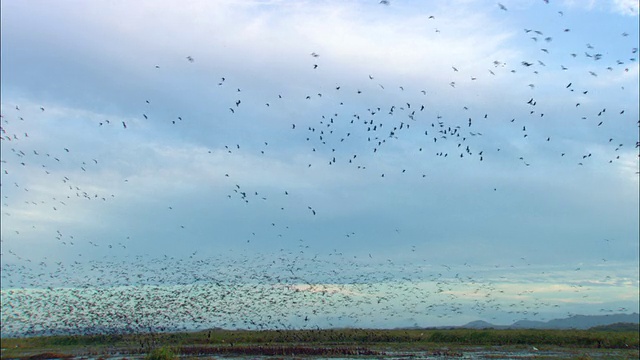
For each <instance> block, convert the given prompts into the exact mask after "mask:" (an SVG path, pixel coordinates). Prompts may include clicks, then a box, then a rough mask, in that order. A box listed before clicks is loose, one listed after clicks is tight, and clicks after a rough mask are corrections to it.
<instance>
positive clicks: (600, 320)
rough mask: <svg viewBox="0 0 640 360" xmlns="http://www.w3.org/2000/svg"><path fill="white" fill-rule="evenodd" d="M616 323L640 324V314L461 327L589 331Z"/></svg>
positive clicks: (484, 323)
mask: <svg viewBox="0 0 640 360" xmlns="http://www.w3.org/2000/svg"><path fill="white" fill-rule="evenodd" d="M616 323H630V324H640V314H638V313H633V314H612V315H574V316H571V317H568V318H566V319H553V320H549V321H546V322H545V321H532V320H520V321H516V322H515V323H513V324H511V325H494V324H491V323H488V322H486V321H472V322H470V323H468V324H466V325H462V326H460V328H464V329H487V328H493V329H579V330H587V329H590V328H593V327H596V326H604V325H612V324H616Z"/></svg>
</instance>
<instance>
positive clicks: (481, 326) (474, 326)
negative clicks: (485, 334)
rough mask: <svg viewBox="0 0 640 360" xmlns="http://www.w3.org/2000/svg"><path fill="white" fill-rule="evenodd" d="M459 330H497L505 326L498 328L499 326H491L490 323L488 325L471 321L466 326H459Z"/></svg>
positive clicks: (480, 321)
mask: <svg viewBox="0 0 640 360" xmlns="http://www.w3.org/2000/svg"><path fill="white" fill-rule="evenodd" d="M460 327H461V328H465V329H489V328H492V329H498V328H505V326H500V325H493V324H491V323H488V322H486V321H482V320H477V321H472V322H470V323H468V324H466V325H462V326H460Z"/></svg>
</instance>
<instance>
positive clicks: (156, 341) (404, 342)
mask: <svg viewBox="0 0 640 360" xmlns="http://www.w3.org/2000/svg"><path fill="white" fill-rule="evenodd" d="M532 346H536V347H538V348H541V349H542V348H554V349H557V348H560V349H565V350H567V351H573V350H577V349H592V350H593V351H596V350H597V351H600V350H602V351H606V350H607V349H609V350H620V351H627V350H628V351H629V353H633V354H637V353H638V349H640V336H639V334H638V332H637V331H590V330H495V329H484V330H473V329H415V330H414V329H411V330H373V329H333V330H265V331H249V330H207V331H198V332H183V333H142V334H126V335H123V334H118V335H84V336H47V337H31V338H20V339H18V338H4V339H2V348H3V351H2V358H3V359H5V358H22V359H26V358H28V357H30V356H35V355H41V354H44V353H59V354H62V355H66V354H73V355H76V356H87V355H92V357H96V358H97V357H99V356H101V355H103V354H106V355H108V354H121V355H123V354H136V355H143V356H147V357H146V358H147V359H154V360H155V359H159V360H167V359H173V358H175V357H177V356H194V355H196V354H206V355H212V354H245V355H259V354H261V355H268V354H273V355H282V354H296V355H324V356H344V355H347V356H358V355H366V354H369V355H374V356H375V354H377V353H379V354H383V353H384V352H387V351H391V352H403V351H404V352H412V351H434V349H451V351H456V350H457V349H465V348H470V347H471V348H483V347H484V348H490V347H505V348H513V349H518V348H520V349H527V348H531V347H532Z"/></svg>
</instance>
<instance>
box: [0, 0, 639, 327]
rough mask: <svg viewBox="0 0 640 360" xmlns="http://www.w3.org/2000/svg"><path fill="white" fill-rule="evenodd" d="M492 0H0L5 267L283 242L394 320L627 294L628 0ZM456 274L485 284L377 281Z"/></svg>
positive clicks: (634, 39)
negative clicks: (438, 288) (428, 305)
mask: <svg viewBox="0 0 640 360" xmlns="http://www.w3.org/2000/svg"><path fill="white" fill-rule="evenodd" d="M501 4H502V5H504V7H505V8H506V10H502V9H501V8H500V6H499V4H498V3H497V2H492V1H480V0H478V1H474V0H466V1H452V2H446V3H444V2H422V1H416V2H412V1H391V3H390V4H389V5H388V6H385V5H382V4H379V3H378V2H377V1H346V2H345V1H322V2H317V1H308V2H307V1H295V2H294V1H216V2H208V1H189V2H162V3H158V2H155V1H154V2H150V1H138V2H135V3H132V2H125V1H109V2H106V1H94V2H73V1H69V2H63V3H57V4H55V6H54V5H53V4H51V3H49V2H45V1H3V2H2V5H1V6H2V38H1V40H2V54H1V64H2V65H1V66H2V80H1V85H2V101H1V112H2V129H3V131H2V141H1V142H0V144H1V146H2V175H1V176H2V177H1V180H2V214H1V216H2V228H1V231H2V232H1V235H2V265H3V270H4V271H3V279H5V280H7V281H3V282H2V288H3V291H4V290H5V289H9V288H19V287H25V286H26V287H36V288H37V287H46V286H49V285H46V284H45V283H43V282H42V281H41V277H40V278H38V277H37V274H42V273H43V271H44V273H51V274H53V273H55V274H57V275H56V279H57V280H56V281H55V282H54V283H55V284H56V286H69V284H72V283H74V281H77V280H78V279H79V278H82V276H80V275H81V274H82V273H83V271H81V270H80V269H82V266H88V264H92V266H94V268H96V267H97V268H103V269H108V267H109V266H112V264H113V262H114V261H116V262H118V263H121V264H129V265H128V266H131V267H132V269H134V268H138V269H139V268H142V269H147V270H148V269H153V266H151V265H149V264H153V263H154V261H155V259H165V256H168V257H173V258H174V260H165V261H167V262H168V264H167V266H166V267H165V268H164V270H158V269H155V270H153V271H152V272H154V273H155V274H157V276H159V278H160V280H161V281H160V283H165V282H166V283H167V284H166V285H173V283H179V284H181V283H183V282H186V283H188V281H186V280H184V279H179V278H176V277H175V276H173V275H171V273H172V271H173V270H174V267H173V266H174V265H172V264H173V263H174V262H175V261H177V259H181V261H198V260H203V261H206V260H210V261H213V259H215V261H216V263H217V265H216V266H222V265H224V266H228V267H231V268H234V267H235V268H237V269H238V271H237V273H238V274H243V276H245V277H246V279H245V280H246V281H247V282H251V281H250V279H253V280H255V275H256V269H252V267H251V264H253V263H261V262H262V261H266V263H269V262H270V261H276V260H278V261H280V260H281V259H284V260H282V261H283V262H284V263H287V264H289V267H286V266H285V267H283V268H282V269H279V270H278V269H270V270H269V271H274V273H273V274H274V276H276V274H280V275H281V276H282V277H283V278H284V276H285V275H282V274H281V273H278V271H281V272H284V274H286V276H289V278H287V279H288V280H287V281H288V282H289V283H290V285H291V284H293V285H292V286H302V284H297V285H296V284H295V283H296V281H297V280H296V279H298V278H301V277H302V278H304V279H306V281H308V282H311V283H318V284H340V286H352V285H348V284H349V282H350V281H352V280H353V279H360V280H358V281H360V282H363V283H368V284H370V285H371V286H372V287H379V289H378V290H376V291H378V292H380V291H382V292H388V293H389V294H395V295H394V296H397V297H398V299H405V300H402V301H400V300H399V304H400V305H398V307H397V308H394V311H393V314H395V315H394V316H393V318H394V319H404V320H398V321H397V323H396V322H394V323H393V324H394V326H395V325H398V326H400V325H404V324H408V325H413V324H414V323H415V322H419V323H420V324H424V325H441V324H461V323H464V322H466V321H471V320H476V319H485V320H491V321H493V322H497V323H500V322H503V323H506V322H509V321H512V320H517V319H520V318H529V319H545V318H546V319H550V318H552V317H562V316H566V315H567V314H570V313H588V314H602V313H610V312H631V311H638V275H637V274H638V252H639V248H638V239H639V233H638V228H639V224H638V215H639V214H638V206H639V204H638V185H639V184H638V179H639V178H638V148H637V142H638V119H639V118H640V115H639V112H638V101H637V99H638V96H639V94H638V62H637V48H638V2H637V1H623V0H619V1H604V0H602V1H595V0H594V1H590V2H587V1H550V2H549V3H545V2H544V1H519V0H513V1H508V0H504V1H502V2H501ZM314 54H315V55H317V56H314ZM124 124H126V128H125V126H124ZM319 259H322V261H320V260H319ZM42 264H44V265H42ZM61 264H62V265H61ZM134 264H137V265H136V266H138V267H135V266H134ZM221 264H222V265H221ZM64 265H67V268H64V269H62V270H61V269H60V267H61V266H62V267H64ZM294 265H295V267H294ZM21 266H24V268H21ZM122 266H124V265H122ZM175 266H177V265H175ZM216 266H213V265H212V267H211V268H203V269H202V270H201V272H202V274H207V273H211V272H216V271H219V268H218V267H216ZM125 268H126V266H125ZM292 268H294V269H298V270H297V273H298V274H295V275H294V274H293V272H291V271H290V270H291V269H292ZM371 268H372V269H375V271H374V273H375V274H376V275H375V276H373V275H371V274H372V273H368V272H367V271H368V270H366V269H371ZM27 269H30V270H27ZM65 269H66V270H65ZM69 269H76V270H77V271H70V270H69ZM335 269H340V271H339V272H337V273H335V272H334V273H331V272H330V270H335ZM131 271H134V270H131ZM136 271H137V270H136ZM145 271H146V270H145ZM149 271H151V270H149ZM107 272H109V271H107ZM258 273H259V272H258ZM62 274H64V275H62ZM300 274H304V276H301V275H300ZM327 274H331V275H327ZM367 274H368V275H367ZM438 274H440V276H439V277H438ZM461 274H463V275H465V276H467V278H466V279H467V281H468V282H463V283H464V284H466V285H469V282H470V281H472V282H473V283H474V284H475V283H482V284H485V285H487V286H489V288H491V289H496V288H500V289H502V292H498V291H497V290H496V291H492V292H490V294H489V295H488V297H489V298H491V299H494V300H495V301H496V303H501V304H503V305H502V307H497V308H496V309H494V310H495V311H493V310H491V311H489V310H487V309H486V308H484V310H482V311H477V309H478V308H477V307H475V309H476V310H471V309H473V305H472V304H473V301H471V300H469V303H468V304H467V302H466V301H467V300H468V297H467V296H465V295H464V291H462V290H461V292H457V290H455V289H450V290H447V291H450V292H451V296H452V297H451V299H456V300H460V302H461V304H463V305H461V306H460V309H463V310H460V311H453V312H452V311H450V309H443V310H442V311H441V312H440V313H439V314H444V315H443V317H429V318H419V317H418V316H417V315H416V313H417V310H416V309H417V308H418V306H417V305H416V306H414V307H410V306H402V303H403V301H404V302H406V301H408V300H406V299H407V298H409V297H412V296H413V295H411V294H412V292H411V291H410V292H403V291H401V290H400V289H398V288H396V287H393V286H390V285H389V283H391V282H394V281H402V279H405V278H407V277H409V278H411V284H418V283H419V284H425V285H424V286H426V287H428V286H433V284H434V283H437V281H436V280H434V279H436V278H437V279H440V278H443V279H446V281H445V284H454V283H456V281H458V280H456V279H459V278H460V276H461ZM456 275H457V277H456ZM145 276H146V275H145ZM189 278H190V279H191V277H189ZM9 279H10V280H11V282H9V281H8V280H9ZM261 279H263V281H261V282H265V283H267V284H266V285H269V284H268V282H269V281H268V280H266V279H265V278H262V277H261ZM405 280H406V279H405ZM84 281H85V282H86V283H88V284H90V285H97V284H101V285H109V284H113V285H115V284H117V285H118V286H123V285H127V283H126V282H124V283H123V282H121V279H119V278H117V276H115V275H114V276H113V277H112V278H107V280H105V279H104V278H103V277H101V276H98V275H97V274H96V275H95V277H89V278H86V277H85V280H84ZM105 281H106V282H105ZM276 282H277V281H276ZM140 284H144V282H142V283H138V282H132V283H131V285H140ZM429 284H431V285H429ZM488 284H490V285H488ZM578 285H580V286H579V287H578ZM327 286H328V285H327ZM420 286H422V285H420ZM420 286H418V285H415V287H413V288H412V289H413V290H412V291H414V290H415V289H417V288H419V287H420ZM456 286H457V285H456ZM529 288H530V290H532V291H535V292H536V293H537V294H539V295H537V297H536V298H535V301H534V300H533V298H531V299H527V300H526V301H525V303H526V304H533V303H536V304H540V303H544V304H549V306H542V307H541V309H540V310H539V311H536V313H537V314H536V315H533V314H532V313H529V312H527V313H523V312H521V311H518V312H515V313H513V312H512V313H509V311H507V308H508V305H507V304H511V303H513V302H512V301H513V299H511V298H509V296H507V295H504V294H512V295H513V294H515V295H513V296H515V297H516V298H517V294H519V293H522V291H528V290H527V289H529ZM576 288H579V289H580V291H577V292H574V291H564V292H563V291H561V290H558V291H549V289H576ZM380 289H384V290H380ZM390 289H391V290H390ZM484 289H486V288H484ZM454 290H455V291H454ZM345 291H346V290H345ZM349 291H351V290H349ZM371 291H372V292H373V290H371ZM415 291H418V290H415ZM420 291H422V290H420ZM501 294H502V295H501ZM369 295H370V294H369ZM585 295H586V296H585ZM6 296H9V295H7V294H6V293H5V292H3V297H6ZM238 296H240V295H238ZM519 296H522V295H519ZM427 298H428V297H427ZM431 299H432V301H433V304H439V303H442V301H443V300H442V299H441V298H439V297H438V296H436V295H433V296H432V297H431ZM465 299H466V300H465ZM463 300H464V301H463ZM527 301H528V302H527ZM422 305H423V304H421V305H420V306H422ZM555 305H558V306H555ZM336 306H338V305H336ZM340 306H346V307H349V303H342V305H340ZM527 306H528V305H527ZM311 307H312V306H311ZM353 308H356V309H357V308H361V307H358V306H355V305H354V306H353ZM353 311H355V313H354V314H353V316H352V317H353V318H357V317H362V318H365V317H366V316H364V314H359V313H357V310H353ZM374 318H375V317H374ZM374 318H372V319H371V320H370V324H374V325H376V326H383V324H385V323H389V322H388V320H386V322H385V321H384V320H381V319H374ZM350 319H351V318H350ZM299 320H300V319H298V321H299ZM291 321H292V324H296V322H295V319H294V320H291ZM314 321H315V322H316V323H317V324H319V325H321V326H330V325H327V324H328V320H327V319H326V318H318V319H315V320H314ZM3 323H4V321H3ZM303 324H304V323H303ZM341 324H342V325H345V326H355V325H354V324H350V323H349V321H346V320H345V321H344V323H341Z"/></svg>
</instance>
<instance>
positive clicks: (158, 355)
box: [145, 346, 176, 360]
mask: <svg viewBox="0 0 640 360" xmlns="http://www.w3.org/2000/svg"><path fill="white" fill-rule="evenodd" d="M175 358H176V354H175V353H174V352H173V351H172V350H171V349H170V348H168V347H166V346H163V347H160V348H155V349H153V350H151V352H150V353H148V354H147V356H145V359H146V360H173V359H175Z"/></svg>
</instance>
